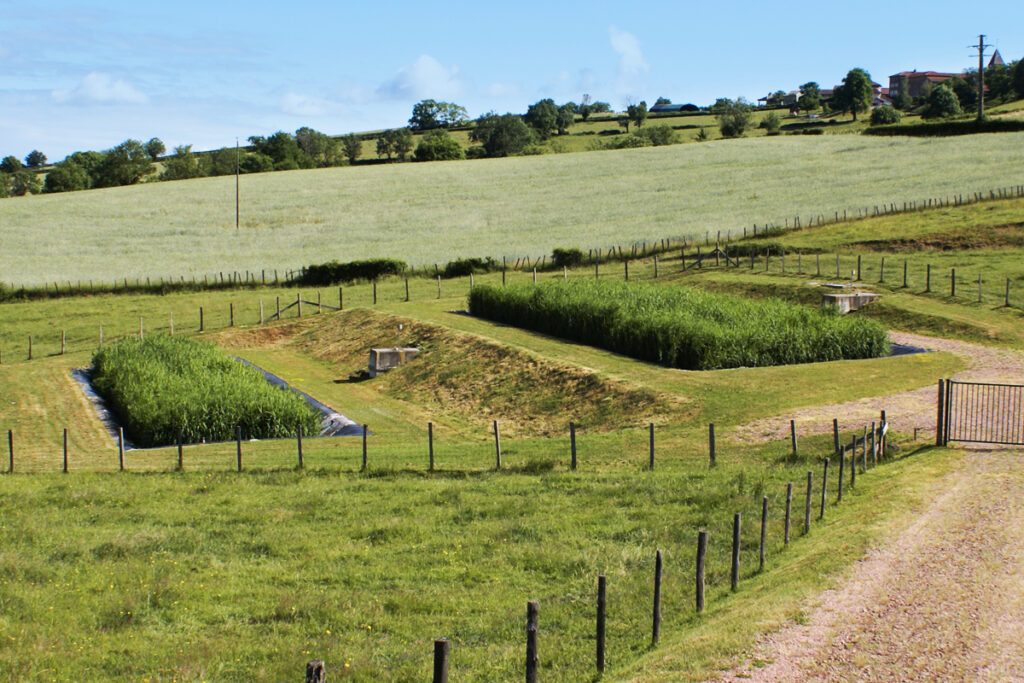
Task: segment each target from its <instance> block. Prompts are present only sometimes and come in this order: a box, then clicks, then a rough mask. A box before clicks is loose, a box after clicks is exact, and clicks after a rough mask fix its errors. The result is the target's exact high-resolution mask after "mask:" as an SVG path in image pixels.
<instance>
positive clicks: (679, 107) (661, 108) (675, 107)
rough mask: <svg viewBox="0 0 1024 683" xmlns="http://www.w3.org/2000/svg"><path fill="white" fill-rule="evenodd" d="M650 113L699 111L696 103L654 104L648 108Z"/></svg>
mask: <svg viewBox="0 0 1024 683" xmlns="http://www.w3.org/2000/svg"><path fill="white" fill-rule="evenodd" d="M648 111H649V112H650V113H652V114H678V113H681V112H690V111H700V107H698V106H697V105H696V104H672V103H668V104H656V105H654V106H653V107H651V108H650V109H649V110H648Z"/></svg>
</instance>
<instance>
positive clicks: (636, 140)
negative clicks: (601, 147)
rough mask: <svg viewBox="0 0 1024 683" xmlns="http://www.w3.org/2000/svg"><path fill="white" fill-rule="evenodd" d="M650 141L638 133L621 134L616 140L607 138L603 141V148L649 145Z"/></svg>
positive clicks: (630, 147)
mask: <svg viewBox="0 0 1024 683" xmlns="http://www.w3.org/2000/svg"><path fill="white" fill-rule="evenodd" d="M651 146H652V145H651V141H650V140H648V139H647V138H645V137H641V136H639V135H636V134H633V135H623V136H622V137H621V138H618V139H616V140H609V141H608V142H607V143H605V149H637V148H640V147H651Z"/></svg>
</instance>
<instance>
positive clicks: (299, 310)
mask: <svg viewBox="0 0 1024 683" xmlns="http://www.w3.org/2000/svg"><path fill="white" fill-rule="evenodd" d="M295 308H296V309H297V311H296V312H297V313H298V317H300V318H301V317H302V293H301V292H299V293H298V294H296V295H295Z"/></svg>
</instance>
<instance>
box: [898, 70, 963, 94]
mask: <svg viewBox="0 0 1024 683" xmlns="http://www.w3.org/2000/svg"><path fill="white" fill-rule="evenodd" d="M960 75H962V74H951V73H944V72H942V71H901V72H899V73H898V74H894V75H892V76H889V97H891V98H897V97H902V95H903V92H902V88H903V84H904V79H906V85H907V93H906V94H907V95H909V96H910V97H911V98H915V97H921V96H922V95H924V94H926V91H927V86H926V85H925V84H926V83H930V84H931V85H932V86H936V85H938V84H939V83H944V82H946V81H948V80H949V79H951V78H956V77H957V76H960Z"/></svg>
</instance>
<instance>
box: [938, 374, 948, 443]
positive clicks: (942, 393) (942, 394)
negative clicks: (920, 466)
mask: <svg viewBox="0 0 1024 683" xmlns="http://www.w3.org/2000/svg"><path fill="white" fill-rule="evenodd" d="M945 389H946V382H945V380H939V398H938V403H937V405H938V412H937V414H936V416H935V445H945V439H944V438H943V434H942V426H943V425H944V424H945V415H946V412H945V398H946V390H945Z"/></svg>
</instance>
